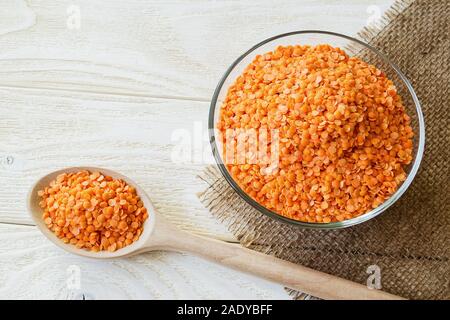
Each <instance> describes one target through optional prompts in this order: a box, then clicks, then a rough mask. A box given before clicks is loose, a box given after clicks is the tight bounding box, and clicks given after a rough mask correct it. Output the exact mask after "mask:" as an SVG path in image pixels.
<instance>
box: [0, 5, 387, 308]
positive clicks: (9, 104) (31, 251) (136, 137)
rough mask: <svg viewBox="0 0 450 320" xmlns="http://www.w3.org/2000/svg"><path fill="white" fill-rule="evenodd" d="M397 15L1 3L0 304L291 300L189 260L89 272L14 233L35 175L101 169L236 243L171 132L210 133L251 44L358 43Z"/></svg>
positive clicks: (144, 261)
mask: <svg viewBox="0 0 450 320" xmlns="http://www.w3.org/2000/svg"><path fill="white" fill-rule="evenodd" d="M391 3H392V0H364V1H356V0H349V1H346V2H345V3H344V2H342V1H327V0H320V1H312V0H305V1H301V2H300V1H295V0H289V1H287V0H284V1H276V2H274V1H269V0H262V1H256V0H255V1H241V2H239V1H197V0H189V1H182V0H176V1H158V0H130V1H127V2H126V5H124V2H123V1H119V0H110V1H89V0H75V1H73V0H61V1H51V0H27V1H25V0H4V1H2V2H1V7H2V10H0V178H1V181H2V183H1V186H0V299H2V298H13V299H20V298H58V299H67V298H82V297H83V296H84V297H85V298H88V299H89V298H96V299H98V298H105V299H106V298H190V299H192V298H200V299H201V298H236V299H239V298H247V299H253V298H255V299H260V298H280V299H281V298H287V295H286V294H285V292H284V291H283V289H282V287H281V286H279V285H272V284H270V283H267V282H266V281H263V280H260V279H258V278H254V277H248V276H242V275H241V274H240V273H238V272H234V271H230V270H228V269H224V268H222V267H219V266H216V265H214V264H210V263H206V262H203V261H201V260H199V259H196V258H193V257H190V256H187V255H181V254H171V253H152V254H145V255H141V256H138V257H134V258H130V259H123V260H118V261H111V262H93V261H91V260H87V259H80V258H78V257H75V256H72V255H68V254H66V253H64V252H61V251H60V250H59V249H57V248H55V247H54V246H53V245H51V244H50V243H49V242H48V241H46V240H44V238H43V236H42V235H41V234H40V233H38V231H37V230H36V229H35V227H33V226H18V225H8V224H9V223H13V224H30V223H31V220H30V219H29V218H28V216H27V214H26V212H25V203H24V201H25V200H24V199H25V194H26V193H27V191H28V188H29V186H30V185H31V184H32V182H33V181H34V180H35V179H37V178H38V177H39V176H41V175H43V174H45V173H47V172H49V171H52V170H55V169H58V168H62V167H67V166H71V165H97V166H105V167H108V168H111V169H113V170H117V171H119V172H122V173H124V174H126V175H128V176H130V177H131V178H133V179H134V180H135V181H137V182H138V183H139V184H140V185H141V186H142V187H143V188H144V189H145V190H146V191H147V192H148V194H150V195H151V197H152V199H153V202H154V203H155V205H156V207H157V209H158V210H159V211H160V212H161V214H163V215H164V216H165V217H166V218H167V219H168V220H169V221H170V222H172V223H174V224H176V225H178V226H179V227H181V228H182V229H184V230H187V231H191V232H195V233H200V234H204V235H207V236H211V237H215V238H219V239H225V240H228V241H234V239H233V237H232V236H231V235H230V234H229V233H228V232H227V231H226V230H225V228H224V227H223V226H222V225H221V224H220V223H218V222H217V221H215V219H213V218H212V217H211V216H210V214H209V213H208V212H207V211H206V210H205V209H204V208H203V207H202V206H201V204H200V203H199V201H198V200H197V198H196V196H195V193H196V192H197V191H200V190H201V189H202V188H203V185H202V183H201V182H200V181H198V180H197V179H196V177H195V176H196V173H197V172H199V171H200V170H201V169H202V168H203V166H204V164H203V163H199V162H198V163H193V162H192V161H191V162H187V163H179V164H177V163H173V161H171V160H172V158H171V153H172V152H173V150H174V146H175V145H176V143H177V141H176V140H174V139H172V134H173V133H174V132H178V135H177V138H178V139H179V138H180V136H181V137H183V136H186V135H187V136H189V135H194V131H195V129H194V127H193V126H194V124H195V123H197V122H198V121H199V123H202V124H203V127H205V123H206V118H207V113H208V101H209V99H210V97H211V96H212V93H213V90H214V88H215V86H216V84H217V82H218V80H219V78H220V77H221V75H222V74H223V73H224V71H225V69H226V68H227V67H228V66H229V65H230V63H232V62H233V61H234V60H235V59H236V58H237V57H238V56H239V55H240V54H242V53H243V52H244V51H246V50H247V49H248V48H249V47H251V46H252V45H254V44H255V43H257V42H259V41H261V40H263V39H265V38H267V37H269V36H272V35H275V34H278V33H283V32H287V31H292V30H300V29H322V30H331V31H336V32H342V33H346V34H349V35H354V34H355V33H356V32H357V31H358V30H359V29H360V28H361V27H363V26H364V25H366V24H367V23H368V22H369V20H370V19H371V18H373V17H374V15H375V16H376V15H378V14H381V13H382V12H383V11H384V10H385V9H386V8H387V7H388V6H389V5H390V4H391ZM74 10H75V11H74ZM76 10H79V12H80V25H79V28H77V27H76V24H75V28H74V24H71V23H73V18H74V16H73V14H74V12H76ZM71 19H72V20H71ZM180 129H185V131H180ZM176 130H178V131H176ZM5 223H8V224H5ZM71 265H75V266H79V267H80V269H81V275H82V286H81V288H80V290H69V289H68V288H67V285H66V280H67V268H68V267H69V266H71Z"/></svg>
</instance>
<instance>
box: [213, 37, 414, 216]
mask: <svg viewBox="0 0 450 320" xmlns="http://www.w3.org/2000/svg"><path fill="white" fill-rule="evenodd" d="M263 128H264V129H269V130H270V129H276V130H278V133H279V139H278V141H279V148H278V150H279V163H278V166H277V167H276V168H275V169H274V170H272V171H271V172H270V174H267V166H268V165H267V164H262V163H259V164H258V163H256V164H250V163H244V164H242V163H237V162H233V163H226V165H227V168H228V170H229V172H230V173H231V175H232V176H233V178H234V179H235V180H236V182H237V183H238V184H239V186H240V187H241V188H242V189H243V190H244V191H245V192H246V193H247V194H249V195H250V196H251V197H252V198H254V199H255V200H256V201H257V202H259V203H260V204H262V205H263V206H265V207H266V208H268V209H270V210H272V211H275V212H277V213H278V214H280V215H283V216H286V217H289V218H292V219H295V220H300V221H304V222H313V223H329V222H336V221H343V220H346V219H351V218H354V217H356V216H359V215H361V214H363V213H365V212H368V211H370V210H371V209H373V208H376V207H377V206H379V205H380V204H381V203H383V202H384V201H385V200H386V199H387V198H389V197H390V196H391V195H392V194H393V193H394V192H395V191H396V190H397V188H398V186H399V185H400V184H401V183H402V181H404V180H405V178H406V173H405V170H404V167H405V166H406V165H408V164H409V163H411V161H412V147H413V143H412V138H413V130H412V128H411V126H410V117H409V116H408V115H407V114H406V112H405V108H404V106H403V104H402V100H401V98H400V96H399V95H398V93H397V90H396V88H395V86H394V84H393V83H392V81H391V80H389V79H388V78H387V77H386V75H385V74H384V73H383V72H382V71H381V70H379V69H377V68H376V67H375V66H373V65H369V64H367V63H365V62H364V61H362V60H360V59H359V58H356V57H349V56H348V55H347V54H346V53H345V52H344V51H343V50H341V49H339V48H334V47H331V46H329V45H318V46H300V45H297V46H285V47H281V46H280V47H278V48H277V49H276V50H274V51H273V52H269V53H266V54H264V55H258V56H256V58H255V59H254V60H253V62H252V63H251V64H250V65H249V66H248V67H247V68H246V69H245V71H244V72H243V74H242V75H240V76H239V77H238V78H237V79H236V81H235V82H234V84H233V85H232V86H231V87H230V88H229V90H228V94H227V96H226V99H225V101H224V103H223V105H222V108H221V114H220V119H219V122H218V129H219V130H220V131H221V133H222V136H224V133H225V131H226V130H228V129H256V130H261V129H263ZM231 139H236V138H235V137H234V138H233V137H232V138H231ZM224 152H225V150H224Z"/></svg>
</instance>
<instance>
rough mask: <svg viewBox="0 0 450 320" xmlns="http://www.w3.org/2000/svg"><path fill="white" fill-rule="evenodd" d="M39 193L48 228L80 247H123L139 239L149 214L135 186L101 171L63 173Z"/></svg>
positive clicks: (111, 248)
mask: <svg viewBox="0 0 450 320" xmlns="http://www.w3.org/2000/svg"><path fill="white" fill-rule="evenodd" d="M38 195H39V196H40V197H41V198H42V200H41V202H40V206H41V207H42V208H43V209H44V213H43V215H42V219H44V222H45V224H46V225H47V227H48V228H49V229H50V230H51V231H53V232H54V233H55V234H56V236H58V238H60V239H62V240H63V241H64V242H65V243H70V244H73V245H75V246H76V247H77V248H84V249H87V250H92V251H102V250H108V251H116V250H118V249H121V248H123V247H125V246H127V245H130V244H132V243H133V242H135V241H137V240H138V239H139V236H140V235H141V234H142V230H143V224H144V222H145V220H146V219H147V217H148V213H147V209H146V208H145V207H144V204H143V203H142V201H141V199H140V197H139V196H138V195H137V193H136V190H135V188H133V187H132V186H129V185H128V184H127V183H126V182H124V181H123V180H118V179H113V178H112V177H110V176H105V175H103V174H101V173H100V172H93V173H91V172H89V171H80V172H76V173H64V174H61V175H59V176H58V177H57V178H56V180H54V181H52V182H51V183H50V185H49V186H48V187H46V188H45V189H44V190H41V191H39V192H38Z"/></svg>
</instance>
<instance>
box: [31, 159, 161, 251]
mask: <svg viewBox="0 0 450 320" xmlns="http://www.w3.org/2000/svg"><path fill="white" fill-rule="evenodd" d="M83 170H87V171H89V172H96V171H98V172H101V173H102V174H105V175H108V176H111V177H112V178H114V179H121V180H123V181H125V182H126V183H127V184H128V185H130V186H133V187H134V188H136V192H137V194H138V195H139V196H140V197H141V200H142V202H143V203H144V206H145V207H146V208H147V211H148V215H149V217H148V218H147V220H145V222H144V226H143V232H142V234H141V236H140V237H139V239H138V240H137V241H136V242H133V243H132V244H130V245H128V246H125V247H123V248H122V249H120V250H117V251H114V252H109V251H99V252H94V251H88V250H85V249H78V248H77V247H75V246H74V245H71V244H68V243H64V242H63V241H62V240H61V239H59V238H58V237H57V236H56V235H55V234H54V233H53V232H52V231H51V230H50V229H49V228H47V226H46V224H45V222H44V220H43V219H42V214H43V213H44V210H43V209H42V208H41V207H40V206H39V202H40V197H39V196H38V191H39V190H43V189H44V188H45V187H47V186H48V185H49V184H50V182H51V181H53V180H55V179H56V178H57V177H58V176H59V175H60V174H63V173H75V172H79V171H83ZM27 205H28V212H29V213H30V214H31V218H32V219H33V221H34V223H36V225H37V227H38V228H39V229H40V230H41V232H42V233H43V234H44V235H45V236H46V237H47V238H48V239H49V240H50V241H51V242H53V243H54V244H56V245H57V246H59V247H61V248H62V249H64V250H66V251H69V252H70V253H74V254H77V255H80V256H85V257H89V258H95V259H108V258H119V257H123V256H129V255H132V254H133V253H137V251H139V250H140V249H142V248H143V247H144V245H145V244H146V242H147V240H148V239H149V238H150V237H151V235H152V233H153V230H154V228H155V220H157V219H158V218H159V217H158V216H159V215H158V213H157V212H156V210H155V208H154V206H153V204H152V202H151V200H150V198H149V197H148V195H147V194H146V193H145V191H144V190H143V189H142V188H141V187H139V185H138V184H137V183H135V182H134V181H133V180H131V179H130V178H128V177H126V176H124V175H122V174H120V173H117V172H114V171H112V170H108V169H103V168H96V167H71V168H67V169H62V170H58V171H55V172H52V173H50V174H47V175H45V176H44V177H42V178H40V179H39V180H38V181H37V182H36V183H35V184H34V185H33V187H32V188H31V190H30V192H29V194H28V201H27Z"/></svg>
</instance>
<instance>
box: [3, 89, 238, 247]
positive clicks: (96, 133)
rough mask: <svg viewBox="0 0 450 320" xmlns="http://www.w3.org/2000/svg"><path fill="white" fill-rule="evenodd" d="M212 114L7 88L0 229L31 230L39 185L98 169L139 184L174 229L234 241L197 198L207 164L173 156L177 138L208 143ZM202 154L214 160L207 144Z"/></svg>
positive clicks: (176, 105)
mask: <svg viewBox="0 0 450 320" xmlns="http://www.w3.org/2000/svg"><path fill="white" fill-rule="evenodd" d="M12 106H13V107H12ZM207 113H208V104H206V103H204V102H195V101H182V100H167V99H164V100H161V99H153V98H142V97H141V98H138V97H135V98H131V97H122V96H115V95H111V96H106V95H94V94H86V93H84V94H73V93H70V92H68V93H60V94H59V95H55V94H54V93H52V92H46V91H43V90H36V91H30V90H22V89H14V90H12V89H8V90H6V89H1V88H0V114H2V115H3V116H2V117H1V118H0V176H1V177H2V186H1V187H0V221H3V222H8V223H20V224H31V219H30V218H29V216H28V214H27V212H26V209H25V197H26V193H27V192H28V189H29V188H30V186H31V185H32V183H33V182H34V181H35V180H37V179H38V178H40V176H42V175H45V174H47V173H48V172H51V171H54V170H56V169H60V168H64V167H70V166H78V165H92V166H99V167H105V168H109V169H112V170H116V171H118V172H121V173H123V174H125V175H127V176H129V177H130V178H132V179H134V180H135V181H136V182H137V183H138V184H139V185H141V186H142V187H143V188H144V189H145V190H146V192H147V193H148V194H149V195H150V196H151V198H152V200H153V201H154V203H155V206H156V207H157V208H158V210H159V211H160V212H161V213H162V214H163V215H164V216H166V218H167V219H169V221H171V222H173V223H175V224H177V225H180V226H181V227H182V228H184V229H186V230H189V231H194V232H197V233H202V234H205V235H210V236H212V235H214V236H216V237H218V238H222V239H226V240H231V237H230V236H229V235H228V233H227V232H226V230H225V228H224V227H222V226H221V225H220V224H218V223H217V222H216V221H215V219H214V218H212V217H211V215H210V214H209V212H208V211H207V210H206V209H205V208H203V206H202V205H201V204H200V202H199V201H198V199H197V197H196V192H198V191H200V190H201V189H202V188H203V184H202V182H201V181H200V180H199V179H198V178H197V177H196V175H197V173H198V172H199V171H200V170H201V169H202V168H203V167H204V166H205V163H202V162H198V163H196V162H194V160H195V158H194V157H192V161H188V162H183V163H179V160H177V159H178V158H175V157H173V156H172V154H173V153H174V150H175V149H174V148H175V146H177V145H179V143H180V141H181V140H178V139H179V137H178V138H177V135H176V133H177V132H178V133H181V134H183V133H185V134H186V135H191V138H192V139H193V138H194V131H195V128H200V130H201V129H202V128H203V131H202V132H201V133H203V134H204V135H206V133H207V132H206V124H205V122H206V119H207ZM173 134H175V135H174V136H172V135H173ZM174 138H177V139H174ZM185 138H186V136H185ZM187 138H188V140H189V141H191V139H189V137H187ZM202 146H203V148H204V151H205V152H209V144H208V142H207V140H206V139H205V140H204V143H203V144H202ZM192 147H194V143H192ZM199 150H200V149H199ZM192 155H193V156H194V155H195V154H194V152H192ZM174 160H176V161H175V162H174Z"/></svg>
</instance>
